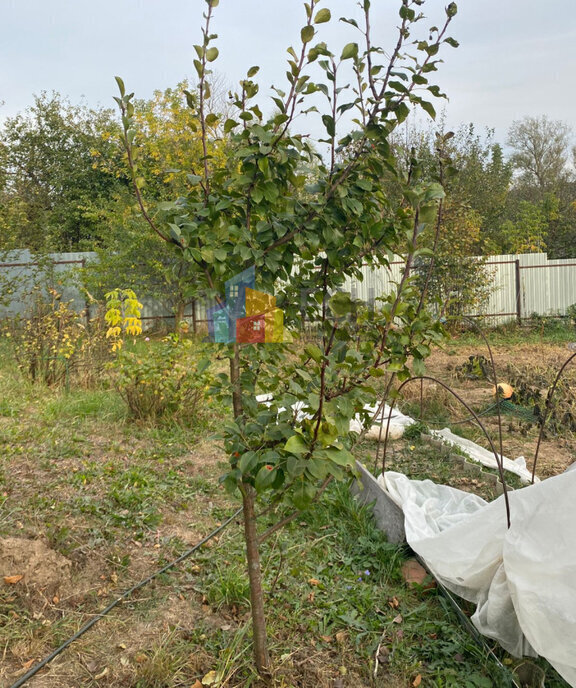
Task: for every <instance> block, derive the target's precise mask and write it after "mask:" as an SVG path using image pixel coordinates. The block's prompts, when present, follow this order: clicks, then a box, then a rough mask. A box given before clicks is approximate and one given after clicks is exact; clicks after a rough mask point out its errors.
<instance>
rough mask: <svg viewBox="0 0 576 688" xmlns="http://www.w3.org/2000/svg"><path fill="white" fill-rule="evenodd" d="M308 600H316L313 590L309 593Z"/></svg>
mask: <svg viewBox="0 0 576 688" xmlns="http://www.w3.org/2000/svg"><path fill="white" fill-rule="evenodd" d="M308 602H314V593H313V592H311V593H310V594H309V595H308Z"/></svg>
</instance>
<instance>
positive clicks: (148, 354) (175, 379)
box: [111, 335, 212, 425]
mask: <svg viewBox="0 0 576 688" xmlns="http://www.w3.org/2000/svg"><path fill="white" fill-rule="evenodd" d="M200 359H201V353H200V352H199V351H198V350H197V348H196V347H195V345H194V343H193V342H192V341H191V340H189V339H183V338H180V337H178V336H177V335H170V336H168V337H165V338H164V339H163V340H162V341H160V342H154V343H152V342H150V343H149V344H148V343H146V346H145V347H144V350H142V348H140V349H139V350H137V351H129V350H127V349H122V350H120V351H119V352H118V355H117V357H116V360H115V361H114V363H113V364H112V366H111V367H112V369H113V371H114V374H115V375H114V384H115V386H116V389H117V390H118V393H119V394H120V396H121V397H122V399H123V400H124V402H125V403H126V405H127V406H128V410H129V413H130V416H131V417H132V418H135V419H138V420H151V421H159V420H161V419H170V420H177V421H179V422H182V423H185V424H186V425H192V424H193V423H194V422H195V421H196V420H197V419H198V416H199V414H200V410H201V406H202V402H203V400H204V397H205V395H206V391H207V388H208V387H209V386H210V383H211V380H212V377H211V374H210V372H209V370H208V366H209V361H208V360H206V359H205V360H200Z"/></svg>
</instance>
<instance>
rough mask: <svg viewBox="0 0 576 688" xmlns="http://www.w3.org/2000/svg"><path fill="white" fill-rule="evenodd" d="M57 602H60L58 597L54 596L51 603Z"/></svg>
mask: <svg viewBox="0 0 576 688" xmlns="http://www.w3.org/2000/svg"><path fill="white" fill-rule="evenodd" d="M58 602H60V598H59V597H58V595H54V597H53V598H52V603H53V604H58Z"/></svg>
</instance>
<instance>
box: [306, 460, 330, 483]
mask: <svg viewBox="0 0 576 688" xmlns="http://www.w3.org/2000/svg"><path fill="white" fill-rule="evenodd" d="M306 470H307V471H308V473H310V475H311V476H312V477H313V478H315V479H316V480H324V478H325V477H326V476H327V475H328V466H327V465H326V461H322V459H310V460H309V461H307V462H306Z"/></svg>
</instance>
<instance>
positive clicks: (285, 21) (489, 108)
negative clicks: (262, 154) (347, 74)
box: [0, 0, 576, 141]
mask: <svg viewBox="0 0 576 688" xmlns="http://www.w3.org/2000/svg"><path fill="white" fill-rule="evenodd" d="M446 4H447V0H446V2H441V1H440V0H428V1H427V2H426V4H425V6H424V11H425V13H426V15H427V17H429V18H430V20H429V21H426V22H425V23H426V24H427V25H430V24H439V23H440V22H441V21H442V17H443V8H444V6H445V5H446ZM321 6H324V7H329V8H330V9H331V10H332V15H333V21H332V23H331V24H330V25H322V27H321V28H322V29H323V34H322V37H325V38H326V40H327V41H328V43H329V45H332V44H340V46H341V45H342V44H343V43H346V42H348V41H350V40H355V39H354V38H353V34H350V33H349V31H351V27H349V26H346V25H344V24H342V23H339V22H337V21H335V20H336V19H337V18H338V17H340V16H348V17H350V16H358V9H357V7H356V2H355V1H354V0H324V2H323V3H322V4H321ZM372 6H373V8H374V15H375V16H374V22H373V32H374V36H375V39H376V40H377V41H378V42H381V43H382V44H383V45H385V46H388V47H391V46H392V41H393V38H394V27H395V26H396V25H397V23H398V21H397V16H398V15H397V8H398V0H372ZM458 7H459V12H458V16H457V17H456V18H455V20H454V22H453V24H452V27H451V31H450V33H451V35H452V36H454V37H455V38H456V39H457V40H458V41H459V42H460V47H459V48H458V49H456V50H454V49H451V48H447V49H446V50H445V51H444V53H443V55H442V57H443V58H444V62H445V64H444V65H443V66H442V68H441V71H440V73H439V75H438V77H437V82H438V83H439V84H440V86H441V87H442V88H443V90H444V91H445V92H446V93H447V94H448V96H449V98H450V100H449V103H448V104H447V106H446V107H447V116H448V123H449V125H450V126H451V127H454V126H457V125H458V124H460V123H468V122H474V123H475V124H476V125H477V126H478V127H479V128H480V129H482V128H484V127H493V128H495V129H496V138H497V140H500V141H503V140H504V139H505V135H506V130H507V128H508V127H509V126H510V124H511V123H512V121H513V120H514V119H519V118H521V117H523V116H525V115H547V116H548V117H550V118H552V119H560V120H563V121H565V122H567V123H568V124H569V125H570V126H575V125H576V121H575V116H574V113H575V112H576V88H575V81H576V79H575V72H576V69H575V68H576V55H575V46H576V2H575V0H460V1H459V2H458ZM204 8H205V3H204V2H203V0H90V1H88V0H0V31H1V40H0V65H1V66H0V101H4V106H3V107H1V108H0V118H3V117H6V116H9V115H13V114H15V113H17V112H18V111H20V110H23V109H24V108H26V107H27V106H28V105H30V104H31V102H32V94H34V93H39V92H40V91H42V90H46V91H51V90H56V91H59V92H60V93H62V94H63V95H67V96H68V97H69V98H70V99H71V100H72V101H73V102H78V101H79V100H80V98H81V97H82V96H84V98H85V102H86V103H87V104H89V105H106V106H110V105H112V104H113V103H112V96H113V95H116V86H115V83H114V75H116V74H119V75H121V76H122V77H123V78H124V80H125V82H126V84H127V87H128V88H129V89H130V90H134V91H135V92H136V95H137V96H138V97H148V96H150V95H151V93H152V91H153V90H154V89H163V88H166V87H168V86H174V85H175V84H176V83H177V82H178V81H180V80H181V79H182V78H183V77H185V76H191V75H192V74H193V67H192V59H193V48H192V45H193V44H194V43H196V42H199V39H200V24H201V21H202V19H201V14H202V12H203V10H204ZM302 24H303V9H302V3H301V2H300V0H220V5H219V7H218V8H217V10H216V11H215V18H214V25H213V30H214V31H215V32H216V33H218V34H219V39H218V42H217V45H218V47H219V48H220V59H219V60H218V61H217V62H216V63H215V65H216V69H217V70H218V72H220V73H222V74H223V75H224V76H225V77H226V79H227V80H228V81H229V82H230V83H235V82H236V81H237V80H238V79H240V78H242V77H243V75H244V74H245V72H246V70H247V69H248V68H249V67H250V66H251V65H254V64H259V65H260V66H261V67H262V70H261V78H260V83H261V85H262V87H263V89H264V88H265V87H268V86H269V85H270V84H271V83H274V84H276V85H279V86H283V85H284V83H285V82H284V77H283V74H284V71H285V66H284V62H283V60H284V56H285V48H286V47H287V46H288V45H290V44H296V43H297V41H298V37H299V29H300V27H301V26H302ZM423 24H424V23H423ZM438 108H442V103H439V105H438Z"/></svg>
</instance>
